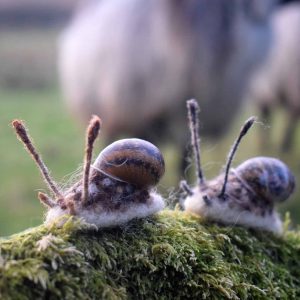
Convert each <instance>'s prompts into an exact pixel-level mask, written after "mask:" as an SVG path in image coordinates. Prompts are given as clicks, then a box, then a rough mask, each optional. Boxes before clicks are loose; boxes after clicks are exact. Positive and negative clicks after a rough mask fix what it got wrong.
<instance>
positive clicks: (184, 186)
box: [179, 180, 194, 196]
mask: <svg viewBox="0 0 300 300" xmlns="http://www.w3.org/2000/svg"><path fill="white" fill-rule="evenodd" d="M179 187H180V188H181V189H182V190H183V191H184V192H186V193H187V194H188V195H189V196H193V195H194V192H193V191H192V189H191V188H190V186H189V185H188V184H187V182H186V181H185V180H181V181H180V183H179Z"/></svg>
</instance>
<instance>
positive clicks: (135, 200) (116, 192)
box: [46, 139, 164, 227]
mask: <svg viewBox="0 0 300 300" xmlns="http://www.w3.org/2000/svg"><path fill="white" fill-rule="evenodd" d="M163 173H164V160H163V157H162V155H161V153H160V151H159V150H158V148H156V147H155V146H154V145H152V144H151V143H149V142H147V141H144V140H140V139H123V140H119V141H116V142H114V143H113V144H111V145H109V146H108V147H106V148H105V149H104V150H103V151H102V152H101V153H100V154H99V156H98V157H97V159H96V160H95V163H94V164H93V165H92V170H91V175H90V181H89V201H88V203H84V204H83V203H82V202H81V201H80V199H81V194H82V184H81V183H79V184H77V185H75V186H74V187H73V188H71V189H70V190H69V191H68V193H67V194H66V196H65V199H64V201H61V202H60V205H59V206H56V207H54V208H51V209H50V210H49V211H48V213H47V217H46V223H51V222H52V221H53V220H55V219H57V217H58V216H60V215H62V214H65V213H66V211H67V212H70V213H71V214H73V215H76V216H78V217H81V218H83V219H84V220H85V221H86V222H88V223H91V224H95V225H96V226H98V227H108V226H114V225H120V224H124V223H126V222H128V221H129V220H131V219H134V218H143V217H146V216H149V215H152V214H154V213H156V212H158V211H160V210H162V209H163V208H164V201H163V199H162V197H161V196H160V195H159V194H158V193H156V192H154V191H153V190H151V189H152V188H153V186H155V185H156V184H157V183H158V181H159V180H160V178H161V176H162V175H163Z"/></svg>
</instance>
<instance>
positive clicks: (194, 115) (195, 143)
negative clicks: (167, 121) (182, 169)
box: [187, 99, 204, 185]
mask: <svg viewBox="0 0 300 300" xmlns="http://www.w3.org/2000/svg"><path fill="white" fill-rule="evenodd" d="M187 109H188V122H189V127H190V132H191V142H192V147H193V150H194V157H195V162H196V176H197V178H198V182H199V184H200V185H201V184H203V183H204V177H203V172H202V168H201V160H200V146H199V145H200V138H199V119H198V113H199V111H200V109H199V105H198V103H197V101H196V100H195V99H191V100H188V101H187Z"/></svg>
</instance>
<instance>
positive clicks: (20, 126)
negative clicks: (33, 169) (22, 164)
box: [12, 120, 63, 198]
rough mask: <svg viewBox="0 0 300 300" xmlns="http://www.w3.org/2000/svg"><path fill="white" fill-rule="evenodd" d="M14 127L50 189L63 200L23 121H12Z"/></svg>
mask: <svg viewBox="0 0 300 300" xmlns="http://www.w3.org/2000/svg"><path fill="white" fill-rule="evenodd" d="M12 126H13V127H14V129H15V132H16V134H17V136H18V138H19V140H20V141H21V142H22V143H23V144H24V146H25V148H26V149H27V151H28V152H29V154H30V155H31V157H32V158H33V160H34V161H35V163H36V164H37V166H38V168H39V170H40V172H41V174H42V176H43V178H44V180H45V182H46V183H47V185H48V187H49V189H50V190H51V191H52V192H53V193H54V194H55V197H56V198H62V197H63V196H62V193H61V192H60V190H59V188H58V186H57V184H56V182H55V181H54V180H53V179H52V178H51V176H50V172H49V170H48V168H47V167H46V165H45V164H44V162H43V160H42V158H41V156H40V155H39V153H38V152H37V151H36V149H35V147H34V145H33V143H32V140H31V139H30V136H29V134H28V131H27V129H26V127H25V125H24V123H23V121H21V120H14V121H12Z"/></svg>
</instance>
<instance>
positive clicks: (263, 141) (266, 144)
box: [259, 105, 272, 150]
mask: <svg viewBox="0 0 300 300" xmlns="http://www.w3.org/2000/svg"><path fill="white" fill-rule="evenodd" d="M260 116H261V120H262V121H263V122H264V124H266V127H267V128H264V130H261V134H260V143H259V145H260V147H261V150H264V149H269V148H270V143H271V138H270V135H271V132H270V129H269V126H270V125H271V123H272V118H271V109H270V106H268V105H261V106H260ZM267 129H268V130H267Z"/></svg>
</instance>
